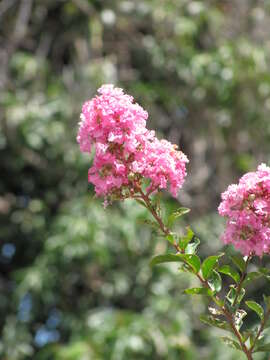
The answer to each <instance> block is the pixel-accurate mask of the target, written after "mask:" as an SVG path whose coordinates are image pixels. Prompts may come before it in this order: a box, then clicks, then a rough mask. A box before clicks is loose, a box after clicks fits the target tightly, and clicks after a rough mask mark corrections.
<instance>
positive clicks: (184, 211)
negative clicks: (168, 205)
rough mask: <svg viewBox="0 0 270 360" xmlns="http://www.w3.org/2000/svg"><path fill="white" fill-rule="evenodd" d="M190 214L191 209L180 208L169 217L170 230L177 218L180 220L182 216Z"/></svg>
mask: <svg viewBox="0 0 270 360" xmlns="http://www.w3.org/2000/svg"><path fill="white" fill-rule="evenodd" d="M189 212H190V209H188V208H185V207H180V208H179V209H177V210H176V211H174V212H173V213H172V214H170V216H169V217H168V227H169V228H170V227H171V226H172V225H173V223H174V222H175V220H176V219H177V218H179V217H181V216H183V215H185V214H187V213H189Z"/></svg>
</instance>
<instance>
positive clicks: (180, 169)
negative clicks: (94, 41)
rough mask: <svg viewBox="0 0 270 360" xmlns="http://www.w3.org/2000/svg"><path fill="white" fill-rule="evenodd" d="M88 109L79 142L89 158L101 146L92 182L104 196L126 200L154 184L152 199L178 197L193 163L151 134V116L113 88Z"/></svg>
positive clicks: (106, 89)
mask: <svg viewBox="0 0 270 360" xmlns="http://www.w3.org/2000/svg"><path fill="white" fill-rule="evenodd" d="M98 93H99V94H100V95H98V96H96V97H95V98H93V99H91V100H89V101H87V102H86V103H85V104H84V105H83V108H82V113H81V122H80V128H79V132H78V136H77V141H78V143H79V144H80V149H81V151H83V152H88V153H90V152H91V149H92V145H95V150H96V151H95V158H94V163H93V166H92V167H91V168H90V169H89V174H88V180H89V182H91V183H93V184H94V185H95V191H96V194H97V195H98V196H105V197H111V196H112V195H114V196H116V195H117V196H118V198H125V197H128V196H130V195H131V194H134V193H136V191H137V189H138V185H140V184H141V181H142V179H144V178H147V179H149V180H150V185H149V186H148V189H147V191H148V193H151V192H154V191H156V190H158V189H165V188H167V186H168V184H170V192H171V193H172V195H173V196H177V193H178V191H179V189H180V188H181V186H182V184H183V182H184V178H185V176H186V163H187V162H188V159H187V157H186V156H185V155H184V154H183V153H182V152H180V151H177V147H176V146H175V145H172V144H171V143H170V142H168V141H166V140H158V139H157V138H156V137H155V132H154V131H149V130H148V129H147V128H146V119H147V117H148V114H147V112H146V111H145V110H144V109H143V108H142V107H141V106H140V105H138V104H136V103H134V102H133V98H132V97H131V96H129V95H126V94H124V92H123V90H122V89H120V88H115V87H114V86H113V85H103V86H102V87H101V88H100V89H99V90H98Z"/></svg>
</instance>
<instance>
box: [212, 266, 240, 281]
mask: <svg viewBox="0 0 270 360" xmlns="http://www.w3.org/2000/svg"><path fill="white" fill-rule="evenodd" d="M217 270H218V272H220V273H222V274H225V275H228V276H230V277H231V278H232V279H233V280H234V281H235V282H236V283H238V281H239V280H240V275H239V273H238V272H237V271H236V270H234V269H233V268H232V267H231V266H230V265H223V266H221V267H219V268H218V269H217Z"/></svg>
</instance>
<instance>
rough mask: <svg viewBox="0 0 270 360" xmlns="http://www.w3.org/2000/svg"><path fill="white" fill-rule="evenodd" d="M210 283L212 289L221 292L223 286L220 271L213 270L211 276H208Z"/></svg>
mask: <svg viewBox="0 0 270 360" xmlns="http://www.w3.org/2000/svg"><path fill="white" fill-rule="evenodd" d="M208 284H209V286H210V288H211V290H213V291H215V292H219V291H220V290H221V288H222V279H221V276H220V275H219V273H218V272H217V271H215V270H213V271H212V273H211V275H210V277H209V278H208Z"/></svg>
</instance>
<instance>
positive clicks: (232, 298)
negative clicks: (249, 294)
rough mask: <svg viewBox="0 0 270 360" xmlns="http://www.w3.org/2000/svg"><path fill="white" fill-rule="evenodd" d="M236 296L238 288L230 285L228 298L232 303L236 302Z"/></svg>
mask: <svg viewBox="0 0 270 360" xmlns="http://www.w3.org/2000/svg"><path fill="white" fill-rule="evenodd" d="M235 297H236V289H235V287H234V286H230V290H229V292H228V293H227V295H226V299H227V300H228V302H229V303H230V305H232V304H234V302H235Z"/></svg>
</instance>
